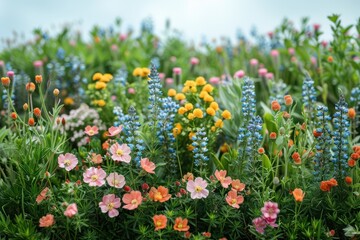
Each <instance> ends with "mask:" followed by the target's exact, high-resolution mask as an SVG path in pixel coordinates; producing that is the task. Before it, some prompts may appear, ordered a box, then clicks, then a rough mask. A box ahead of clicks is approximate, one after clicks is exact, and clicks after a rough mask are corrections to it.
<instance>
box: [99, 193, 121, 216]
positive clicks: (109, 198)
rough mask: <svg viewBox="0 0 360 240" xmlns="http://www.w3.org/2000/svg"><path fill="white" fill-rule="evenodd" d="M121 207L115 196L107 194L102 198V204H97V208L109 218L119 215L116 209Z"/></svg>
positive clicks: (118, 199)
mask: <svg viewBox="0 0 360 240" xmlns="http://www.w3.org/2000/svg"><path fill="white" fill-rule="evenodd" d="M120 206H121V201H120V198H118V197H116V196H115V194H108V195H105V196H103V198H102V202H100V203H99V207H100V209H101V212H102V213H108V215H109V217H111V218H113V217H116V216H118V215H119V211H118V210H117V208H119V207H120Z"/></svg>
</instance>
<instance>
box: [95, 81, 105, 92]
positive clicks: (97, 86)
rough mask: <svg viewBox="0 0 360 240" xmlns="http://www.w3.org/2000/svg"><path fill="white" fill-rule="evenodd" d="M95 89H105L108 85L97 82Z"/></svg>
mask: <svg viewBox="0 0 360 240" xmlns="http://www.w3.org/2000/svg"><path fill="white" fill-rule="evenodd" d="M95 88H96V89H97V90H101V89H105V88H106V83H104V82H100V81H97V82H96V84H95Z"/></svg>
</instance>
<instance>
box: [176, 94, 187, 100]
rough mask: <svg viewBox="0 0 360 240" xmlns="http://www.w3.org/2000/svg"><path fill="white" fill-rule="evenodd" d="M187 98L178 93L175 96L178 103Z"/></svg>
mask: <svg viewBox="0 0 360 240" xmlns="http://www.w3.org/2000/svg"><path fill="white" fill-rule="evenodd" d="M185 98H186V97H185V95H184V94H183V93H178V94H176V95H175V99H176V100H178V101H181V100H184V99H185Z"/></svg>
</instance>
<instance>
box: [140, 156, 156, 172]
mask: <svg viewBox="0 0 360 240" xmlns="http://www.w3.org/2000/svg"><path fill="white" fill-rule="evenodd" d="M140 165H141V168H142V169H144V170H145V171H146V172H148V173H153V174H154V173H155V172H154V170H155V168H156V166H155V163H153V162H151V161H150V160H149V159H148V158H142V159H141V160H140Z"/></svg>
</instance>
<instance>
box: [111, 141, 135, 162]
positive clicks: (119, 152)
mask: <svg viewBox="0 0 360 240" xmlns="http://www.w3.org/2000/svg"><path fill="white" fill-rule="evenodd" d="M110 153H111V154H112V155H111V158H112V159H113V160H114V161H120V162H125V163H129V162H130V160H131V156H130V153H131V149H130V148H129V146H128V145H126V144H121V145H120V144H118V143H115V144H113V145H112V146H111V147H110Z"/></svg>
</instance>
